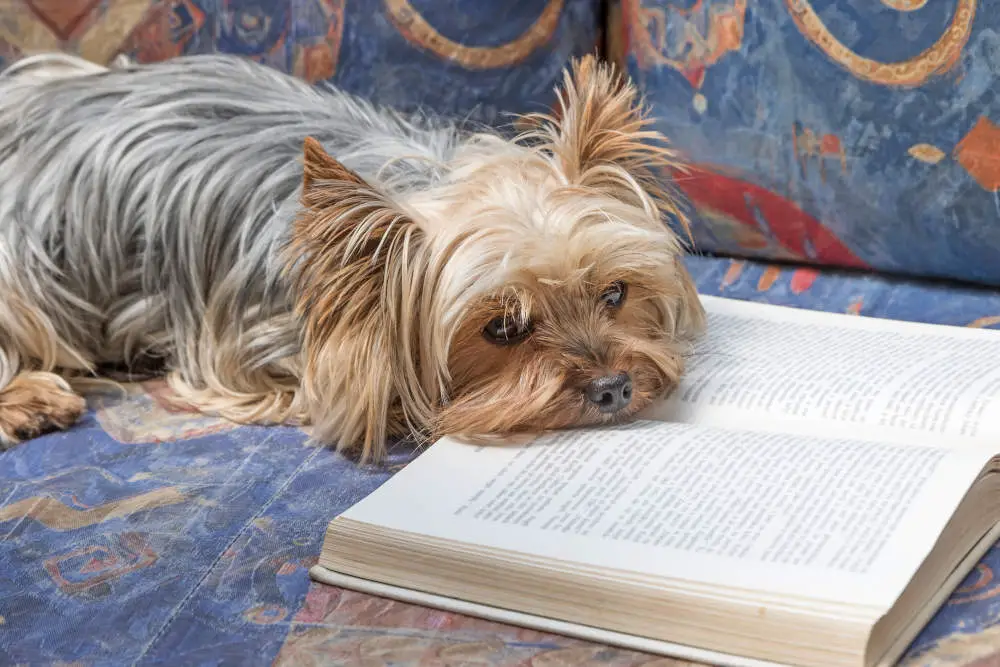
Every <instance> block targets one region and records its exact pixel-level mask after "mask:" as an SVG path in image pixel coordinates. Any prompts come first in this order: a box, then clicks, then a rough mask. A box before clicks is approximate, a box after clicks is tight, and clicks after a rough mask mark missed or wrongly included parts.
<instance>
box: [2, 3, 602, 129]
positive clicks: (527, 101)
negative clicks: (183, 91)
mask: <svg viewBox="0 0 1000 667" xmlns="http://www.w3.org/2000/svg"><path fill="white" fill-rule="evenodd" d="M600 6H601V3H600V2H598V1H597V0H523V1H521V2H516V3H502V2H501V3H497V2H482V1H481V0H448V1H445V0H350V1H349V2H347V1H346V0H169V1H167V0H157V1H154V0H117V1H115V2H97V1H96V0H59V2H52V1H49V2H38V1H37V0H35V1H32V0H10V1H9V2H2V3H0V67H2V66H3V64H4V63H9V62H10V61H11V60H13V59H16V58H18V57H20V56H21V55H22V54H24V53H32V52H37V51H45V50H52V49H62V50H66V51H70V52H74V53H78V54H81V55H83V56H84V57H86V58H87V59H89V60H92V61H94V62H98V63H102V64H104V63H108V62H110V61H111V60H112V59H113V58H114V56H115V55H117V54H119V53H124V54H126V55H129V56H132V57H134V58H136V59H137V60H139V61H140V62H151V61H157V60H163V59H165V58H170V57H173V56H178V55H181V54H185V53H204V52H211V51H221V52H227V53H237V54H242V55H246V56H248V57H251V58H255V59H257V60H259V61H262V62H266V63H268V64H270V65H273V66H274V67H277V68H279V69H281V70H284V71H286V72H291V73H293V74H295V75H297V76H300V77H302V78H304V79H306V80H308V81H311V82H320V81H332V82H334V83H336V84H338V85H340V86H343V87H344V88H346V89H348V90H350V91H352V92H355V93H358V94H360V95H363V96H364V97H367V98H369V99H373V100H375V101H376V102H380V103H385V104H391V105H393V106H398V107H400V108H404V109H413V108H416V107H426V108H429V109H433V110H435V111H438V112H443V113H450V114H459V115H462V116H469V117H472V118H476V119H479V120H483V121H486V122H492V121H495V120H503V119H502V118H500V117H498V110H502V111H537V110H538V109H539V108H540V107H541V105H548V104H549V103H550V102H551V99H552V92H551V91H552V88H553V86H554V85H555V83H556V82H557V80H558V79H559V77H560V73H561V70H562V68H563V66H564V65H565V63H566V62H567V61H568V59H569V58H570V57H571V56H572V55H579V54H582V53H586V52H588V51H592V50H593V49H594V47H595V45H596V44H597V42H598V39H599V34H600V25H601V23H602V21H603V16H602V14H601V13H600V11H599V8H600Z"/></svg>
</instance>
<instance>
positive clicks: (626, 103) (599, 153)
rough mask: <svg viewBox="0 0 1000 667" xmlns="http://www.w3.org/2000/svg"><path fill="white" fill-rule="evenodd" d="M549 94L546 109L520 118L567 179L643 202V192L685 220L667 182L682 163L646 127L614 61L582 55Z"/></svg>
mask: <svg viewBox="0 0 1000 667" xmlns="http://www.w3.org/2000/svg"><path fill="white" fill-rule="evenodd" d="M556 95H557V105H556V109H555V110H554V111H553V113H552V114H529V115H528V116H526V117H525V118H526V119H528V122H529V124H533V125H534V127H535V128H536V130H535V131H529V133H528V134H529V135H533V136H536V137H537V136H539V134H541V135H542V136H543V137H544V143H545V144H546V148H547V149H548V150H550V151H551V152H552V153H553V154H554V155H555V156H556V158H557V159H558V160H559V163H560V166H561V167H562V170H563V172H564V173H565V175H566V178H567V180H568V181H569V182H570V183H576V184H580V185H585V186H588V187H593V188H599V189H605V190H607V191H608V192H609V193H610V194H613V195H615V196H618V197H620V198H625V199H628V200H629V201H630V203H634V204H638V205H645V204H646V203H647V202H648V199H647V198H646V197H643V196H642V193H645V194H646V195H648V198H649V199H652V203H653V204H654V205H655V206H657V207H658V208H660V209H661V210H663V211H664V212H666V213H668V214H670V215H672V216H674V217H675V218H677V219H678V221H679V222H681V223H682V224H684V225H685V226H686V224H687V221H686V218H685V217H684V215H683V213H682V212H681V211H680V209H679V207H678V205H677V197H676V196H675V194H674V193H672V192H670V191H669V190H668V189H667V183H668V182H669V180H670V179H671V178H672V176H673V175H674V173H675V172H683V170H684V165H683V162H682V160H681V158H680V156H679V155H678V154H677V153H676V152H675V151H674V150H673V149H671V148H670V147H669V145H668V141H667V139H666V137H665V136H664V135H663V134H662V133H660V132H658V131H656V130H655V129H653V128H652V127H651V125H652V121H651V119H650V118H649V117H648V115H647V112H646V110H645V109H644V108H643V105H642V102H641V99H640V96H639V92H638V90H637V89H636V87H635V84H634V83H632V81H630V80H629V79H627V78H626V77H624V76H623V75H622V74H621V72H620V71H619V70H618V69H617V67H615V66H614V65H613V64H611V63H608V62H604V61H600V60H598V59H597V58H596V57H594V56H592V55H588V56H585V57H583V58H581V59H579V60H575V61H574V62H573V63H572V65H571V66H570V67H569V68H567V69H566V71H565V72H564V75H563V83H562V86H561V87H560V88H558V89H557V90H556ZM538 129H540V130H541V132H538V131H537V130H538ZM637 185H638V189H637V187H636V186H637ZM639 190H641V191H642V192H639ZM637 199H638V200H637Z"/></svg>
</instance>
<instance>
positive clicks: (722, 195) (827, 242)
mask: <svg viewBox="0 0 1000 667" xmlns="http://www.w3.org/2000/svg"><path fill="white" fill-rule="evenodd" d="M676 184H677V187H678V188H680V189H681V190H682V191H683V192H684V194H685V195H687V196H688V197H689V198H690V199H691V201H692V202H693V203H694V205H695V206H696V207H697V208H700V209H707V210H713V211H716V212H718V213H721V214H723V215H725V216H727V217H729V218H730V219H732V220H735V221H736V222H739V223H742V224H744V225H747V226H748V227H753V228H755V229H759V227H760V226H759V224H758V223H757V220H756V219H755V217H754V210H753V208H751V205H752V206H753V207H754V208H755V209H756V211H757V212H758V213H759V214H760V215H761V216H762V217H763V219H764V221H765V222H766V224H767V226H768V228H769V230H768V231H769V235H771V236H772V237H773V238H774V239H775V240H777V241H778V243H780V244H781V245H782V246H783V247H784V248H785V249H787V250H789V251H791V252H793V253H795V254H796V255H798V256H799V257H801V258H802V259H803V260H804V261H812V262H814V263H817V264H827V265H835V266H846V267H851V268H858V269H868V268H870V267H869V265H868V264H867V263H866V262H864V261H863V260H862V259H861V258H859V257H858V256H857V255H855V254H854V253H853V252H851V250H850V249H849V248H848V247H847V246H846V245H844V244H843V243H842V242H841V241H840V240H839V239H838V238H837V237H836V236H834V235H833V234H832V233H831V232H830V231H829V230H828V229H827V228H826V227H824V226H823V225H822V224H821V223H820V222H819V221H818V220H816V219H815V218H813V217H812V216H811V215H809V214H808V213H806V212H805V211H803V210H802V209H801V208H799V207H798V206H797V205H796V204H795V203H794V202H792V201H790V200H788V199H785V198H784V197H782V196H781V195H778V194H776V193H774V192H771V191H770V190H768V189H767V188H763V187H760V186H759V185H754V184H753V183H750V182H748V181H744V180H742V179H739V178H735V177H732V176H726V175H724V174H722V173H719V172H716V171H711V170H710V169H709V168H707V167H705V166H691V167H688V169H687V173H685V174H683V175H680V174H679V175H678V178H677V179H676ZM809 246H811V247H812V249H813V251H812V253H810V251H809Z"/></svg>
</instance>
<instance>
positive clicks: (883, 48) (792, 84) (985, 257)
mask: <svg viewBox="0 0 1000 667" xmlns="http://www.w3.org/2000/svg"><path fill="white" fill-rule="evenodd" d="M997 6H998V4H997V2H995V0H941V1H940V2H926V1H925V0H882V2H868V1H863V0H784V1H779V0H761V1H760V2H754V3H748V2H746V0H704V1H702V0H699V1H697V2H694V1H687V0H685V1H679V0H617V2H616V3H615V6H614V11H613V16H614V23H615V25H614V26H612V27H611V28H610V30H611V34H612V36H613V42H614V44H615V45H616V53H617V54H618V57H621V58H623V59H624V60H625V65H626V66H627V68H628V71H629V72H630V74H631V75H632V76H633V77H634V79H635V80H636V81H637V82H638V84H639V85H640V86H641V88H642V89H643V91H644V93H645V94H646V96H647V100H648V102H649V104H650V106H651V109H652V113H653V114H654V115H655V116H657V117H659V119H660V120H661V127H662V129H663V130H664V131H665V132H666V133H667V134H668V135H669V136H670V138H671V140H672V141H673V143H674V144H675V146H676V147H677V148H679V149H680V150H681V151H682V152H683V153H684V154H685V156H686V157H687V158H688V159H689V160H690V161H691V162H692V165H693V169H692V173H690V174H688V175H686V176H683V177H679V178H678V179H677V184H678V187H679V189H680V190H681V191H682V192H683V193H684V194H686V195H687V196H688V197H689V198H690V201H691V203H692V205H693V207H695V208H696V210H697V215H696V219H695V225H694V229H695V232H696V240H697V247H698V248H699V249H700V250H703V251H706V252H717V253H730V254H734V255H738V256H743V257H766V258H769V259H790V260H793V261H799V262H819V263H823V264H827V265H838V266H850V267H859V268H874V269H878V270H882V271H891V272H901V273H906V274H910V275H920V276H936V277H947V278H956V279H962V280H971V281H980V282H983V283H989V284H994V285H995V284H1000V262H998V261H997V256H998V254H1000V204H998V202H1000V200H998V198H997V197H998V195H997V191H998V188H1000V125H998V124H1000V100H998V99H997V98H996V90H997V68H996V58H997V55H996V54H997V49H998V48H1000V41H998V37H997V32H996V29H997V21H996V18H995V17H994V18H992V19H991V18H990V16H991V13H990V12H989V10H990V9H993V8H995V7H997Z"/></svg>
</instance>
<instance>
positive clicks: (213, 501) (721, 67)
mask: <svg viewBox="0 0 1000 667" xmlns="http://www.w3.org/2000/svg"><path fill="white" fill-rule="evenodd" d="M978 1H980V0H943V4H934V3H928V4H927V6H926V7H925V6H924V2H925V0H882V2H883V5H872V4H871V3H862V2H861V0H823V1H822V2H820V0H817V1H816V2H814V3H813V5H812V6H814V7H815V8H816V12H817V14H816V16H818V17H819V19H818V20H819V23H817V19H815V18H809V17H810V16H812V15H811V14H809V12H808V9H807V8H808V7H809V6H810V5H809V4H808V2H807V0H787V3H788V4H787V5H783V4H779V3H777V2H772V1H770V0H764V1H763V2H762V3H758V4H756V5H753V6H748V4H747V3H746V2H745V0H684V1H683V2H681V1H679V0H678V1H677V2H674V3H669V4H668V3H667V2H664V1H662V0H622V2H620V3H612V14H613V16H614V17H615V20H614V22H613V23H612V26H611V27H612V29H611V31H610V33H609V34H610V35H611V36H612V37H613V38H614V39H613V40H612V41H613V42H614V43H615V44H617V45H618V46H619V47H620V49H621V51H622V53H624V54H626V57H627V59H628V64H629V68H630V71H631V73H632V74H633V75H634V76H635V78H636V80H637V81H638V82H639V83H640V85H641V86H642V87H643V89H644V91H645V92H646V93H647V95H648V96H649V99H650V101H651V102H652V104H653V110H654V113H655V114H657V115H659V116H661V117H662V119H663V120H662V122H663V127H664V128H665V129H667V131H668V132H669V134H670V135H671V136H672V137H673V139H674V141H675V143H676V144H678V145H679V146H680V147H681V148H683V149H684V150H685V151H686V152H687V153H688V154H689V155H690V156H692V158H693V160H694V162H695V164H696V165H697V169H696V170H695V172H694V178H688V179H683V180H681V181H680V182H679V184H680V185H681V187H682V189H683V191H684V192H685V193H686V194H687V195H689V196H690V197H691V200H692V202H693V203H694V204H695V205H696V206H697V208H698V215H697V224H696V230H697V240H698V247H699V248H700V249H702V250H715V251H721V252H729V253H733V254H736V255H739V256H758V257H764V258H768V259H782V260H792V261H796V262H799V263H800V265H798V266H790V267H786V268H780V267H778V266H773V265H770V264H767V263H756V262H754V261H743V260H730V259H713V258H709V257H692V258H690V261H689V264H690V267H691V270H692V272H693V275H694V276H695V278H696V280H697V282H698V285H699V289H700V290H701V291H702V292H703V293H705V294H716V295H724V296H732V297H735V298H741V299H749V300H754V301H766V302H770V303H777V304H785V305H793V306H797V307H802V308H814V309H820V310H828V311H835V312H848V313H853V314H858V315H869V316H874V317H891V318H898V319H909V320H916V321H924V322H935V323H940V324H947V325H957V326H974V327H989V328H995V327H997V326H1000V293H997V292H996V291H991V290H987V289H976V288H972V287H954V286H944V285H940V284H931V283H918V282H910V281H905V280H898V279H889V278H886V277H882V276H879V275H856V274H846V273H844V274H841V273H838V272H836V271H833V270H823V271H818V270H816V269H814V268H804V264H805V263H808V262H812V263H816V262H818V263H824V264H828V265H841V266H852V267H861V268H866V267H875V268H879V269H891V270H899V271H908V272H911V273H914V274H917V275H922V276H931V275H945V276H957V277H963V278H969V279H975V280H981V281H983V282H992V283H1000V263H997V262H995V261H992V257H993V256H994V255H993V254H992V253H995V252H996V251H997V249H998V248H1000V236H998V235H1000V225H997V224H996V223H997V216H998V212H997V211H998V210H1000V209H998V208H997V200H996V190H997V188H998V187H1000V180H997V179H1000V175H998V174H1000V169H995V168H994V167H993V166H992V165H993V164H994V163H993V161H992V160H993V158H992V155H993V154H995V153H1000V148H998V142H997V140H996V139H995V136H996V135H995V133H996V132H997V131H996V129H995V127H994V126H993V124H992V122H991V121H990V120H989V119H988V118H989V115H990V113H991V109H993V105H994V104H995V103H994V101H993V92H992V88H993V86H992V76H993V75H992V70H991V68H992V67H993V65H992V62H993V60H994V58H993V52H994V51H995V50H996V47H997V44H996V37H995V35H994V34H993V32H992V31H991V30H990V27H991V24H990V23H989V22H988V21H987V20H986V18H985V17H986V10H987V5H988V4H989V3H990V2H992V1H994V0H982V1H983V2H985V4H983V5H982V6H980V7H978V8H977V7H976V3H977V2H978ZM969 2H971V3H972V5H971V6H972V7H973V8H976V9H977V10H978V13H977V14H976V18H975V20H974V21H973V22H972V24H971V25H972V27H971V28H970V29H969V30H965V28H964V27H963V26H964V25H965V24H964V23H963V21H964V19H963V18H962V17H963V16H965V14H962V13H961V12H962V11H966V12H968V11H969V10H968V9H967V7H968V6H969V4H968V3H969ZM603 4H604V3H602V2H599V1H598V0H521V1H519V2H516V3H500V2H484V1H482V0H450V1H445V0H408V1H407V0H59V1H58V2H56V1H51V0H50V1H41V0H11V1H9V2H5V3H0V68H2V67H3V65H4V64H6V63H9V62H12V61H13V60H15V59H17V58H18V57H20V56H22V55H23V54H25V53H30V52H34V51H39V50H45V49H52V48H59V49H64V50H67V51H72V52H76V53H80V54H82V55H84V56H85V57H87V58H89V59H91V60H94V61H95V62H108V61H110V60H111V59H112V58H113V57H114V56H115V55H116V54H118V53H126V54H128V55H131V56H133V57H135V58H137V59H139V60H141V61H147V62H148V61H154V60H160V59H164V58H170V57H174V56H177V55H179V54H182V53H193V52H205V51H214V50H219V51H228V52H234V53H241V54H244V55H247V56H250V57H253V58H256V59H258V60H261V61H263V62H266V63H268V64H270V65H272V66H274V67H277V68H279V69H282V70H284V71H288V72H291V73H293V74H295V75H297V76H300V77H302V78H304V79H306V80H309V81H312V82H316V83H320V82H323V81H333V82H334V83H337V84H338V85H341V86H343V87H345V88H347V89H349V90H352V91H354V92H356V93H359V94H361V95H364V96H366V97H369V98H371V99H374V100H376V101H379V102H383V103H387V104H392V105H395V106H398V107H401V108H403V109H414V108H417V107H425V108H428V109H431V110H434V111H438V112H442V113H449V114H461V115H468V116H472V117H474V118H479V119H482V120H485V121H490V122H502V121H503V117H502V116H501V115H500V112H511V111H513V112H519V111H532V110H539V109H543V108H545V107H546V106H547V105H548V104H549V103H550V101H551V99H552V95H551V92H552V88H553V86H554V84H555V83H556V81H557V80H558V78H559V75H560V71H561V69H562V67H563V66H564V64H565V63H566V61H567V60H568V58H569V57H570V56H571V55H579V54H582V53H585V52H588V51H591V50H593V48H594V46H595V45H596V44H597V42H598V39H599V35H600V33H601V32H602V16H601V13H600V12H601V8H602V6H603ZM891 7H896V8H897V9H911V8H912V9H913V11H912V12H903V13H900V12H898V11H897V9H891ZM962 7H966V9H962ZM956 13H957V14H956ZM955 15H958V16H959V19H954V20H953V18H952V17H953V16H955ZM796 16H798V17H803V16H804V17H806V18H799V19H798V22H797V19H796V18H795V17H796ZM866 20H868V21H870V23H867V24H866V23H865V21H866ZM954 21H957V23H956V26H957V29H956V31H952V32H950V33H948V35H949V39H950V40H957V42H961V47H962V48H961V49H959V52H958V55H955V54H954V53H952V47H950V46H949V47H948V48H947V49H945V50H944V51H935V52H934V53H940V54H942V55H940V56H935V59H933V60H931V61H930V62H931V64H932V65H933V66H934V72H933V73H932V74H931V75H930V76H928V77H927V78H926V79H924V78H923V77H924V76H925V74H926V72H925V70H926V67H924V68H923V69H921V68H915V69H914V71H913V72H910V73H907V70H906V68H905V67H903V68H896V69H892V68H890V70H880V69H878V68H875V70H873V71H872V72H869V73H867V74H866V73H865V72H866V70H865V67H867V66H868V65H865V64H864V61H858V60H857V58H856V56H857V54H863V55H866V56H867V57H869V58H872V59H875V60H877V61H894V60H900V59H903V60H905V59H910V60H913V59H914V58H917V59H918V60H919V58H921V56H919V55H918V54H919V53H920V52H921V50H922V49H926V48H927V47H928V46H929V45H931V44H933V43H934V42H935V40H936V39H937V37H938V36H940V35H941V34H942V33H943V31H944V28H945V27H946V26H947V25H949V24H950V23H952V22H954ZM800 24H801V25H800ZM821 25H826V26H828V28H829V31H830V34H832V35H835V36H836V38H837V39H838V40H840V42H842V43H843V44H844V45H845V46H846V47H847V49H848V52H840V51H837V52H836V53H835V57H834V58H832V59H831V57H830V56H829V55H826V54H824V52H823V50H822V48H821V46H820V45H821V44H833V42H830V40H829V38H828V37H827V36H826V34H827V33H823V32H822V31H820V30H819V28H818V27H817V26H821ZM966 33H967V34H966ZM950 43H951V42H949V44H950ZM946 46H947V45H946ZM828 48H829V47H828ZM837 54H839V55H837ZM849 54H855V55H853V56H852V55H849ZM919 62H923V61H922V60H921V61H919ZM859 63H861V64H860V65H859ZM859 67H860V69H859ZM889 71H891V72H896V74H894V75H893V76H896V77H897V79H898V78H899V77H902V79H906V77H907V76H908V77H910V79H912V80H892V81H888V82H887V81H882V80H873V77H875V79H878V78H879V77H881V78H882V79H884V78H885V77H886V76H889V75H888V74H878V72H889ZM921 72H924V73H921ZM914 77H916V78H914ZM890 78H891V77H890ZM997 120H998V122H1000V117H998V119H997ZM969 137H971V138H969ZM991 142H992V143H991ZM129 392H130V393H129V395H128V396H127V397H125V398H124V399H122V398H121V397H116V396H113V395H100V394H95V395H93V396H91V397H90V411H89V413H88V415H87V416H86V418H85V419H84V420H83V421H82V422H81V423H80V424H79V425H78V426H77V427H76V428H74V429H73V430H72V431H70V432H67V433H59V434H53V435H48V436H45V437H43V438H39V439H37V440H34V441H31V442H29V443H26V444H24V445H23V446H21V447H18V448H16V449H14V450H11V451H8V452H5V453H3V454H0V531H2V535H3V538H2V539H0V664H3V665H8V664H10V665H14V664H26V665H48V664H57V663H58V664H79V665H117V664H143V665H146V664H149V665H153V664H164V665H171V666H173V665H200V664H206V665H207V664H211V665H269V664H278V665H286V664H287V665H296V666H297V665H303V664H309V665H371V664H386V665H418V664H419V665H435V666H439V665H458V664H479V665H486V666H487V667H501V666H508V665H509V666H513V665H518V666H523V665H527V664H535V665H540V664H575V665H581V666H583V667H599V666H600V667H625V666H637V665H645V664H649V665H650V667H651V666H652V665H653V664H654V661H655V658H654V657H653V656H644V655H639V654H635V653H629V652H626V651H619V650H613V649H609V648H607V647H599V646H593V645H590V644H587V643H584V642H578V641H573V640H569V639H566V638H562V637H556V636H551V635H544V634H540V633H537V632H532V631H527V630H523V629H518V628H512V627H506V626H501V625H497V624H494V623H489V622H485V621H480V620H476V619H471V618H466V617H461V616H457V615H453V614H444V613H440V612H436V611H433V610H429V609H423V608H419V607H413V606H410V605H405V604H400V603H394V602H390V601H387V600H379V599H376V598H372V597H369V596H365V595H359V594H355V593H350V592H347V591H343V590H339V589H336V588H332V587H329V586H322V585H318V584H314V583H311V582H310V581H309V579H308V576H307V569H308V568H309V567H310V566H311V565H312V564H314V563H315V562H316V558H317V556H318V554H319V550H320V545H321V540H322V537H323V531H324V527H325V525H326V523H327V522H328V521H329V519H330V518H331V517H332V516H334V515H335V514H337V513H338V512H340V511H341V510H343V509H345V508H347V507H348V506H349V505H351V504H352V503H354V502H356V501H357V500H359V499H360V498H362V497H363V496H364V495H365V494H367V493H370V492H371V491H372V490H373V489H375V488H376V487H377V486H378V485H379V484H381V483H382V482H383V481H385V480H386V479H387V478H388V477H389V476H390V475H392V474H393V473H394V472H395V471H397V470H398V469H400V468H401V467H402V466H403V465H405V464H406V463H407V462H408V461H409V460H410V459H411V457H412V455H413V453H412V452H410V451H408V450H405V449H402V448H397V450H396V451H395V452H394V453H393V456H392V459H391V461H390V463H389V465H388V466H386V467H380V468H366V467H358V466H356V465H355V464H353V463H351V462H349V461H347V460H345V459H343V458H342V457H340V456H338V455H336V454H334V453H332V452H330V451H329V450H324V449H316V448H312V447H309V446H307V445H306V444H305V440H306V438H305V435H304V434H303V433H302V432H301V431H299V430H297V429H294V428H237V427H234V426H233V425H232V424H229V423H226V422H223V421H221V420H217V419H212V418H207V417H201V416H198V415H196V414H194V413H191V412H186V411H182V410H178V409H177V408H176V406H175V405H174V404H173V403H172V402H171V401H169V400H168V399H169V391H168V390H167V389H166V387H165V386H164V384H163V383H162V382H150V383H145V384H142V385H133V386H130V387H129ZM998 571H1000V549H994V550H993V551H991V552H990V553H989V554H988V555H987V556H986V557H985V558H984V559H983V561H982V563H981V564H980V566H979V568H978V569H977V570H976V571H975V572H973V573H972V574H971V575H970V576H969V577H968V578H967V580H966V581H965V582H964V583H963V585H962V587H961V588H960V589H959V590H958V591H956V593H955V594H954V595H953V596H952V597H951V599H950V601H949V602H948V604H946V605H945V606H944V608H943V609H942V610H941V611H940V612H939V613H938V614H937V616H936V617H935V618H934V619H933V620H932V622H931V623H930V624H929V625H928V627H927V628H926V629H925V630H924V632H923V633H922V635H921V636H920V638H919V639H918V640H917V642H916V643H915V644H914V646H913V647H912V648H911V651H910V654H909V661H910V662H911V663H912V664H936V665H941V664H949V665H971V664H973V663H977V662H978V663H982V664H986V662H985V661H989V660H993V661H994V662H995V661H996V660H997V659H998V658H1000V653H997V652H996V646H1000V632H998V626H997V625H996V621H997V619H998V618H1000V578H997V577H996V576H995V574H996V573H997V572H998ZM991 656H992V658H991ZM656 664H660V663H656Z"/></svg>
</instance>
